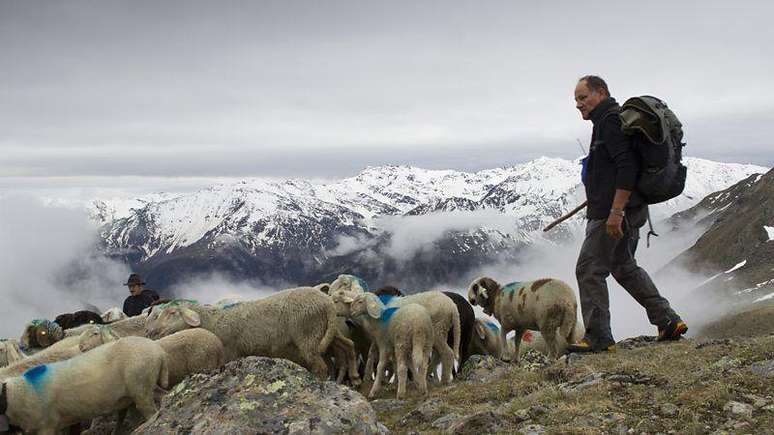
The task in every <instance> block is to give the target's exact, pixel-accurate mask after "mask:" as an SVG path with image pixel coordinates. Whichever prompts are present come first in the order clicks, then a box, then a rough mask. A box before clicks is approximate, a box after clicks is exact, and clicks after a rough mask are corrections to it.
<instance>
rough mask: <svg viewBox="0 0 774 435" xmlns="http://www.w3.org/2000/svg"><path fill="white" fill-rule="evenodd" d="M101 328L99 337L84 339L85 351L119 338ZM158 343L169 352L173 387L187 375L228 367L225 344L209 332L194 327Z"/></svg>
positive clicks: (83, 347)
mask: <svg viewBox="0 0 774 435" xmlns="http://www.w3.org/2000/svg"><path fill="white" fill-rule="evenodd" d="M99 329H100V331H97V334H92V335H90V336H89V337H84V338H82V339H81V343H80V346H79V347H80V349H81V352H87V351H89V350H91V349H93V348H95V347H97V346H100V345H102V344H103V343H107V342H109V341H114V340H118V339H119V338H118V337H117V336H116V335H115V334H113V333H112V332H111V331H110V329H109V328H99ZM100 333H101V334H102V335H101V336H99V335H100ZM156 343H158V344H159V346H161V348H162V349H164V352H166V353H167V362H168V363H169V385H170V386H172V385H177V384H178V383H180V381H182V380H183V379H185V377H186V376H189V375H192V374H194V373H204V372H208V371H210V370H214V369H216V368H218V367H220V366H222V365H223V364H224V358H225V355H224V350H223V343H221V341H220V339H219V338H218V337H217V336H216V335H215V334H213V333H212V332H210V331H207V330H206V329H202V328H194V329H186V330H183V331H179V332H175V333H174V334H172V335H168V336H166V337H164V338H161V339H159V340H157V341H156Z"/></svg>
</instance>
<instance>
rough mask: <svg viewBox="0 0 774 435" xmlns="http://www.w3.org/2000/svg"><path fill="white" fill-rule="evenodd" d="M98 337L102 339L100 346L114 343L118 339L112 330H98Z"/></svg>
mask: <svg viewBox="0 0 774 435" xmlns="http://www.w3.org/2000/svg"><path fill="white" fill-rule="evenodd" d="M99 336H100V338H101V339H102V344H105V343H110V342H111V341H116V340H118V339H119V338H120V337H119V336H118V335H116V333H115V331H113V328H99Z"/></svg>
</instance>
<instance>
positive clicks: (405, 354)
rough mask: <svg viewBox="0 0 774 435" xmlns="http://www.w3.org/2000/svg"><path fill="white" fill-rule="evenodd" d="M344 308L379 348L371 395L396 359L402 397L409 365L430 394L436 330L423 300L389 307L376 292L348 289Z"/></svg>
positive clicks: (425, 390)
mask: <svg viewBox="0 0 774 435" xmlns="http://www.w3.org/2000/svg"><path fill="white" fill-rule="evenodd" d="M341 302H342V304H341V306H342V307H344V308H343V311H344V312H345V313H346V315H347V316H348V317H350V318H351V319H352V320H353V321H354V322H355V323H357V324H359V325H360V326H362V327H363V329H365V330H366V331H367V332H368V334H369V335H370V336H371V339H372V340H373V343H375V345H376V346H377V348H378V350H379V364H378V365H377V368H376V380H375V381H374V384H373V386H372V387H371V391H370V392H369V394H368V397H369V398H373V397H374V396H375V395H376V394H377V393H378V392H379V390H380V389H381V384H382V380H383V377H384V371H385V369H386V365H387V363H388V362H390V361H391V360H392V361H393V362H394V364H395V367H396V371H397V377H398V394H397V397H398V399H402V398H404V397H405V395H406V381H407V379H408V373H407V367H410V368H411V372H412V374H413V378H414V382H415V383H416V384H417V386H418V387H419V391H420V392H421V393H422V395H426V394H427V369H428V365H429V362H430V353H431V352H432V348H433V340H434V335H435V334H434V331H433V323H432V320H431V319H430V314H429V313H428V312H427V310H426V309H425V308H424V307H423V306H421V305H419V304H404V305H401V306H400V307H388V306H386V305H384V303H382V301H381V300H379V297H377V296H376V295H374V294H372V293H355V292H345V293H344V294H343V295H342V298H341Z"/></svg>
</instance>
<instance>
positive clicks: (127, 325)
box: [65, 314, 148, 337]
mask: <svg viewBox="0 0 774 435" xmlns="http://www.w3.org/2000/svg"><path fill="white" fill-rule="evenodd" d="M147 318H148V316H147V315H145V314H140V315H137V316H132V317H127V318H125V319H123V320H118V321H116V322H113V323H110V324H108V325H101V326H102V327H103V328H109V329H110V330H111V331H112V332H113V333H114V334H116V335H117V336H118V337H143V336H145V320H146V319H147ZM91 326H94V325H81V326H78V327H76V328H72V329H68V330H66V331H65V337H76V336H81V335H82V334H83V333H84V331H89V330H90V329H89V328H90V327H91Z"/></svg>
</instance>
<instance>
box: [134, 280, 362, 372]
mask: <svg viewBox="0 0 774 435" xmlns="http://www.w3.org/2000/svg"><path fill="white" fill-rule="evenodd" d="M337 322H338V318H337V315H336V307H335V306H334V304H333V301H332V300H331V298H330V297H328V296H326V295H325V294H323V293H322V292H320V291H319V290H317V289H315V288H313V287H298V288H293V289H287V290H283V291H280V292H277V293H275V294H273V295H271V296H268V297H266V298H263V299H259V300H254V301H245V302H241V303H238V304H236V305H233V306H227V307H224V308H217V307H212V306H207V305H168V306H162V307H156V308H154V309H153V310H152V311H151V313H150V315H149V316H148V317H147V319H146V325H145V326H146V336H147V337H150V338H161V337H164V336H167V335H170V334H173V333H175V332H178V331H182V330H184V329H189V328H198V327H201V328H204V329H206V330H208V331H210V332H212V333H213V334H215V335H216V336H217V337H218V338H219V339H220V340H221V342H222V343H223V346H224V348H225V354H226V362H228V361H233V360H235V359H237V358H241V357H245V356H253V355H255V356H266V357H272V358H285V359H289V360H291V361H293V362H296V363H298V364H300V365H302V366H304V367H306V368H307V369H309V370H311V371H312V372H313V373H315V374H316V375H317V376H318V377H320V378H322V379H325V378H327V372H328V369H327V365H326V364H325V360H324V359H323V357H322V354H323V353H325V351H326V350H327V349H328V347H329V346H330V345H331V342H333V341H334V339H335V338H337V335H338V334H337ZM338 343H339V344H341V345H342V346H348V348H349V349H350V352H351V355H352V356H353V360H354V346H353V345H352V341H350V340H347V339H346V338H340V339H339V341H338ZM353 364H354V362H353Z"/></svg>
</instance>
